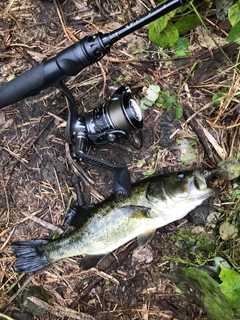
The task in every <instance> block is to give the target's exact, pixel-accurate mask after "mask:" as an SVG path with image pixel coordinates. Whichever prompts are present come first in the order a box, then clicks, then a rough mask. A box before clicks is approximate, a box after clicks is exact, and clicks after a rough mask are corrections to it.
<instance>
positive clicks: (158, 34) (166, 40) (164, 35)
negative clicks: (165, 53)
mask: <svg viewBox="0 0 240 320" xmlns="http://www.w3.org/2000/svg"><path fill="white" fill-rule="evenodd" d="M159 20H160V19H158V20H156V21H154V22H151V23H150V24H149V25H148V37H149V39H150V40H151V41H152V42H153V43H155V44H157V45H158V46H160V47H168V46H169V47H172V46H173V45H174V43H176V42H177V40H178V38H179V34H178V30H177V28H176V27H175V26H174V24H173V23H172V22H171V21H167V24H166V25H165V21H164V23H163V22H162V21H161V23H159V22H157V21H159Z"/></svg>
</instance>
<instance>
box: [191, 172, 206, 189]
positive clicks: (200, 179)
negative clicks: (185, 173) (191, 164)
mask: <svg viewBox="0 0 240 320" xmlns="http://www.w3.org/2000/svg"><path fill="white" fill-rule="evenodd" d="M193 183H194V186H195V188H196V189H197V190H205V189H207V183H206V180H205V178H204V176H203V175H202V174H201V173H200V172H199V171H195V172H194V173H193Z"/></svg>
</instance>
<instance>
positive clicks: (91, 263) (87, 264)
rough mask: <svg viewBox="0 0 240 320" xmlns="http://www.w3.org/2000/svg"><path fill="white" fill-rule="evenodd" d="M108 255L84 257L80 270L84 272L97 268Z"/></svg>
mask: <svg viewBox="0 0 240 320" xmlns="http://www.w3.org/2000/svg"><path fill="white" fill-rule="evenodd" d="M106 255H107V253H106V254H99V255H86V256H85V257H83V259H82V261H81V262H80V268H81V269H82V270H88V269H91V268H94V267H96V266H97V265H98V264H99V262H100V261H102V259H103V258H104V257H105V256H106Z"/></svg>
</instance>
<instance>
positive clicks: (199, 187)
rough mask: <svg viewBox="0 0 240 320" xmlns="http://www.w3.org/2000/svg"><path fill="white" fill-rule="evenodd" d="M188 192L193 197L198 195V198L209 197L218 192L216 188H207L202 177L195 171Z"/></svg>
mask: <svg viewBox="0 0 240 320" xmlns="http://www.w3.org/2000/svg"><path fill="white" fill-rule="evenodd" d="M190 190H192V192H193V193H194V194H195V196H197V195H199V196H200V197H202V196H211V195H213V194H215V193H216V192H217V191H218V189H217V188H208V186H207V182H206V179H205V177H204V175H203V174H202V173H200V172H199V171H197V170H196V171H194V172H193V177H192V179H191V181H190Z"/></svg>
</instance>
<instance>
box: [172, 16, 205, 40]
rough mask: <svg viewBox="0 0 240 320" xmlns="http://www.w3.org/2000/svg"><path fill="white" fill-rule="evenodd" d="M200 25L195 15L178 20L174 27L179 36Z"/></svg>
mask: <svg viewBox="0 0 240 320" xmlns="http://www.w3.org/2000/svg"><path fill="white" fill-rule="evenodd" d="M200 23H201V21H200V20H199V18H198V16H197V15H196V14H188V15H185V16H182V17H181V18H179V19H178V21H177V22H176V23H175V27H176V28H177V29H178V33H179V34H180V35H184V34H186V33H188V32H189V31H190V30H193V29H194V28H196V27H197V26H198V25H199V24H200Z"/></svg>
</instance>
